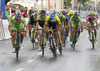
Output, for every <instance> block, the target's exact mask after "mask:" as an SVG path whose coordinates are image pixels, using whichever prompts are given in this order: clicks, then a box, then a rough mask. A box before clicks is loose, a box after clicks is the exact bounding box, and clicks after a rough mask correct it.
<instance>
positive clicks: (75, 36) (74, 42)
mask: <svg viewBox="0 0 100 71" xmlns="http://www.w3.org/2000/svg"><path fill="white" fill-rule="evenodd" d="M76 42H77V31H75V35H74V41H73V50H75V44H76Z"/></svg>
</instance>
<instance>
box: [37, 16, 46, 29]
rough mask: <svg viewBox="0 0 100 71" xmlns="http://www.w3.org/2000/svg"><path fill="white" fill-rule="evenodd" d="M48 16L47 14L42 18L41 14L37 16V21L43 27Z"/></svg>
mask: <svg viewBox="0 0 100 71" xmlns="http://www.w3.org/2000/svg"><path fill="white" fill-rule="evenodd" d="M46 17H47V16H45V18H44V19H42V18H41V15H39V16H38V18H37V22H39V25H40V26H41V27H42V28H43V26H44V23H45V20H46Z"/></svg>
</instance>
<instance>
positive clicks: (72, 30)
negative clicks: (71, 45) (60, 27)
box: [70, 24, 76, 40]
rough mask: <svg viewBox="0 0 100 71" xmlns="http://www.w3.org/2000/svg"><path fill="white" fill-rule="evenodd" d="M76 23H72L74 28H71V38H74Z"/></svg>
mask: <svg viewBox="0 0 100 71" xmlns="http://www.w3.org/2000/svg"><path fill="white" fill-rule="evenodd" d="M75 27H76V26H75V24H72V28H71V37H70V38H71V40H72V39H73V33H74V32H75Z"/></svg>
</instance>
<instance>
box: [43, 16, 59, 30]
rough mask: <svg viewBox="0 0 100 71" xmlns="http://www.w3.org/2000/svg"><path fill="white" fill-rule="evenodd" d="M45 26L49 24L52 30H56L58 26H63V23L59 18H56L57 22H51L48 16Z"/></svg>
mask: <svg viewBox="0 0 100 71" xmlns="http://www.w3.org/2000/svg"><path fill="white" fill-rule="evenodd" d="M45 24H48V26H49V27H52V29H56V28H57V24H61V21H60V19H59V17H58V16H56V17H55V21H51V20H50V16H47V18H46V21H45Z"/></svg>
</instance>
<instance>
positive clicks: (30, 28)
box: [29, 25, 32, 38]
mask: <svg viewBox="0 0 100 71" xmlns="http://www.w3.org/2000/svg"><path fill="white" fill-rule="evenodd" d="M31 26H32V25H29V37H30V38H31V30H32V27H31Z"/></svg>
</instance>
